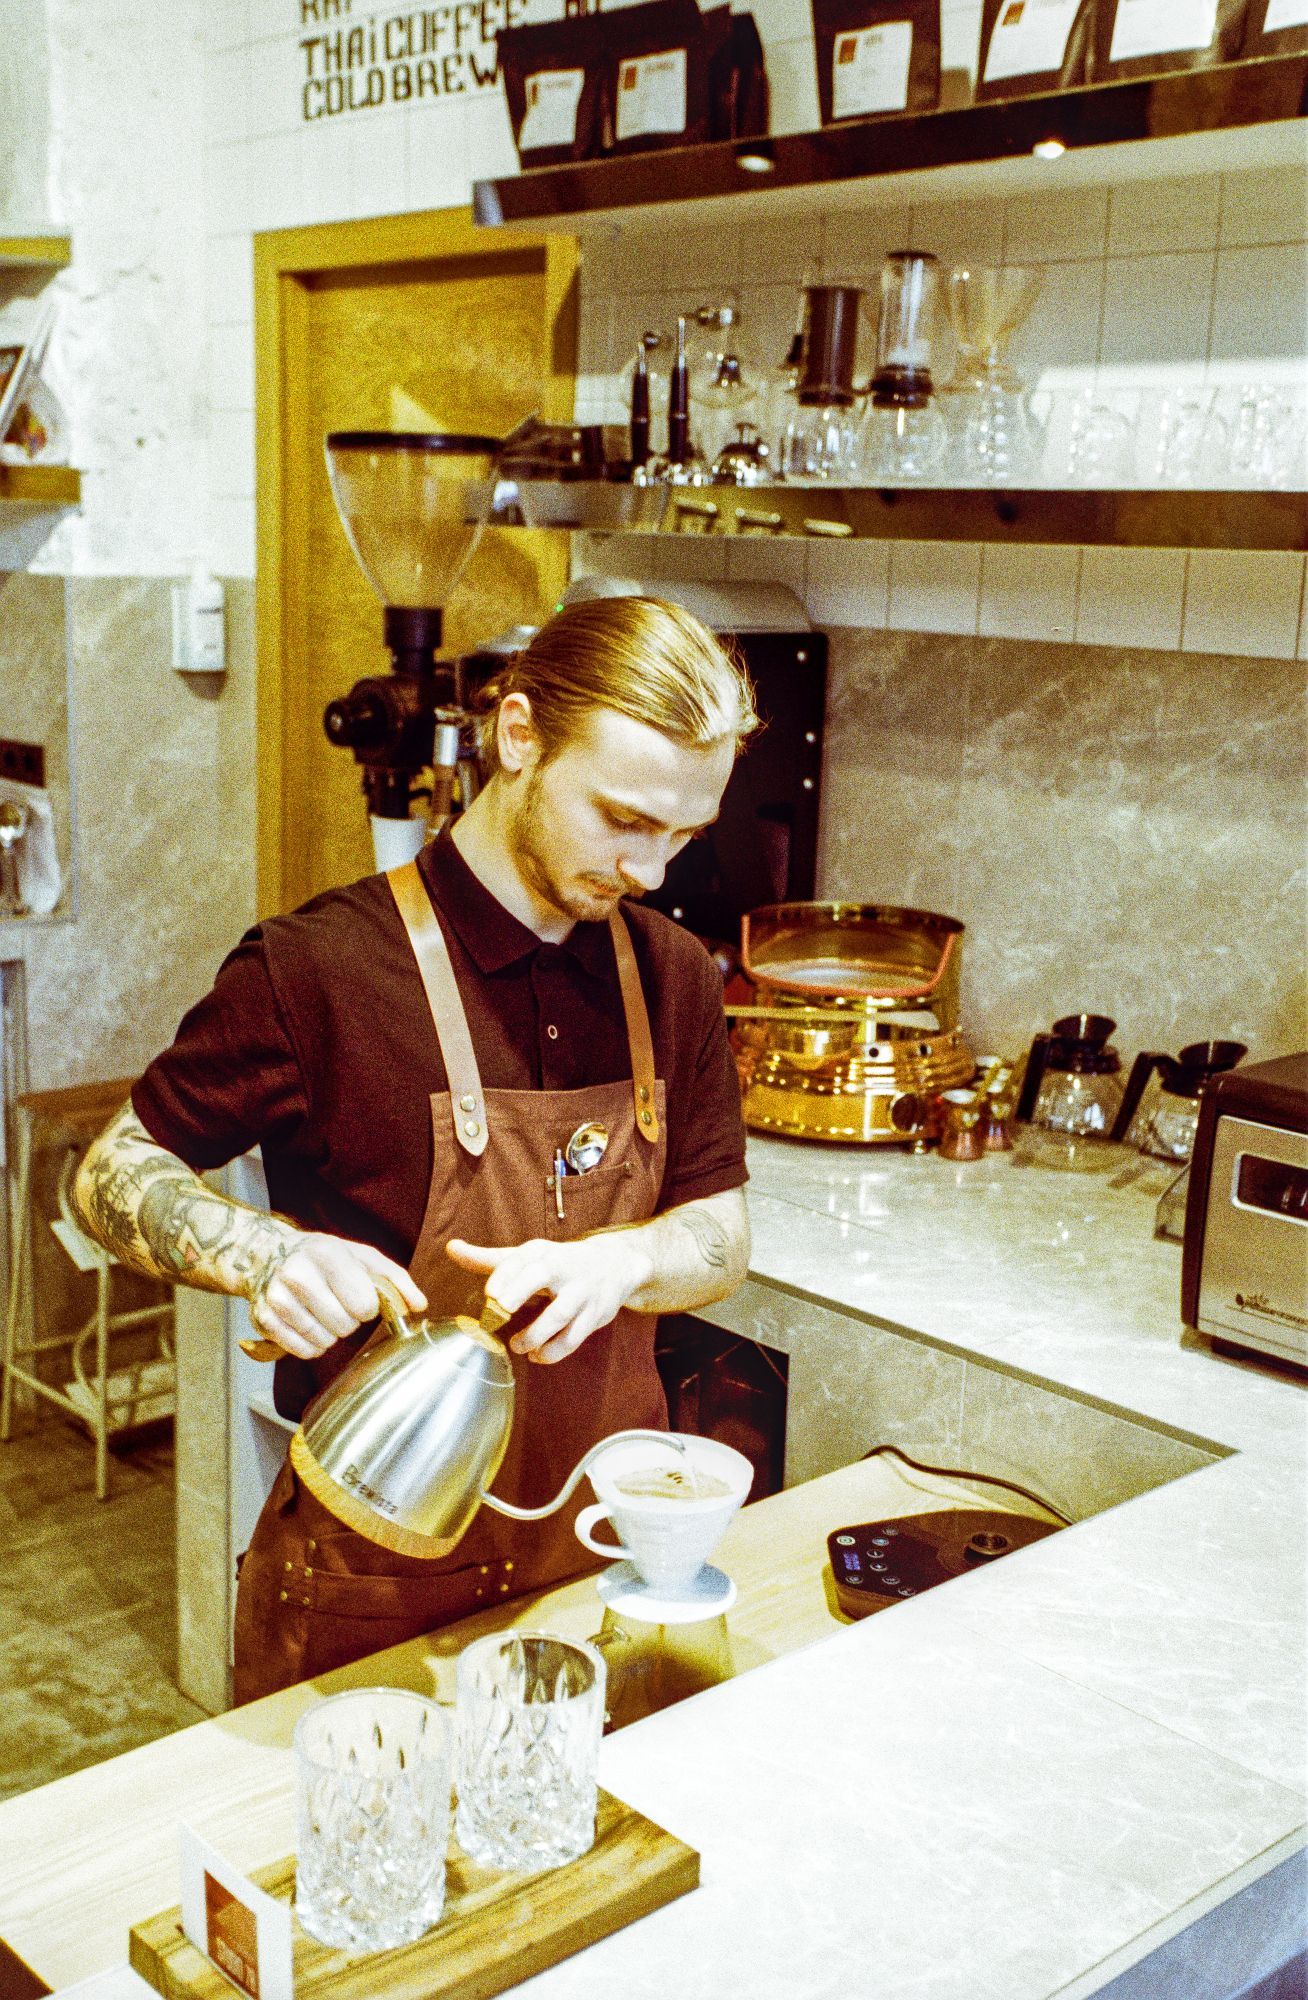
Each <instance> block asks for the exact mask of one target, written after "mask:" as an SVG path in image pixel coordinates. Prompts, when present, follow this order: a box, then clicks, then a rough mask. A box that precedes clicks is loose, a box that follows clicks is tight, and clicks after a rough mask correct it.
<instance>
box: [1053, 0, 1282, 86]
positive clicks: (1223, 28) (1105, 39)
mask: <svg viewBox="0 0 1308 2000" xmlns="http://www.w3.org/2000/svg"><path fill="white" fill-rule="evenodd" d="M1246 12H1247V0H1097V4H1096V6H1095V28H1094V37H1093V41H1092V44H1091V50H1090V79H1089V80H1090V81H1091V82H1092V83H1116V82H1121V81H1123V80H1125V79H1126V78H1128V77H1139V76H1160V75H1163V74H1164V73H1166V72H1167V71H1169V70H1178V69H1207V68H1209V67H1211V65H1212V64H1214V63H1223V62H1231V61H1233V60H1234V59H1235V57H1236V56H1238V55H1239V53H1240V45H1241V43H1242V42H1243V40H1244V27H1245V14H1246Z"/></svg>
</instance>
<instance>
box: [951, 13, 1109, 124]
mask: <svg viewBox="0 0 1308 2000" xmlns="http://www.w3.org/2000/svg"><path fill="white" fill-rule="evenodd" d="M1093 28H1094V0H985V10H984V13H983V15H982V20H981V58H980V62H979V63H978V66H977V79H976V96H977V102H978V103H979V104H986V103H992V102H994V101H995V100H996V99H999V98H1004V97H1038V96H1042V95H1043V94H1044V93H1045V92H1046V91H1050V90H1071V89H1073V88H1074V87H1075V86H1076V85H1077V84H1078V83H1084V82H1085V78H1086V70H1087V67H1088V65H1089V58H1090V40H1091V35H1092V33H1093Z"/></svg>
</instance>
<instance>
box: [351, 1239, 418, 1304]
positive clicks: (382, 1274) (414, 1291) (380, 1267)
mask: <svg viewBox="0 0 1308 2000" xmlns="http://www.w3.org/2000/svg"><path fill="white" fill-rule="evenodd" d="M348 1247H349V1249H350V1250H351V1251H352V1252H353V1253H354V1256H355V1258H356V1259H357V1261H358V1262H359V1263H360V1264H362V1265H364V1266H365V1268H366V1269H367V1270H368V1271H370V1272H372V1273H374V1274H375V1275H376V1276H377V1277H379V1278H389V1279H390V1281H391V1283H392V1284H393V1285H394V1287H395V1289H396V1291H397V1292H398V1293H399V1295H400V1297H401V1298H402V1299H403V1300H404V1303H405V1305H406V1306H408V1308H409V1310H410V1311H411V1312H422V1311H423V1310H424V1309H425V1307H426V1304H427V1295H426V1293H425V1292H423V1291H422V1290H421V1289H420V1287H419V1286H418V1285H416V1284H415V1283H414V1281H413V1279H412V1277H411V1276H410V1274H409V1273H408V1272H407V1271H406V1270H405V1268H404V1266H403V1264H397V1263H396V1262H395V1260H394V1258H392V1257H387V1256H386V1255H385V1253H384V1252H383V1251H381V1250H374V1249H373V1247H372V1245H371V1243H351V1244H350V1245H349V1246H348ZM372 1291H373V1297H372V1303H371V1305H370V1306H369V1307H368V1309H367V1311H366V1312H364V1313H362V1314H361V1315H360V1318H361V1319H371V1318H372V1317H373V1315H374V1313H375V1312H376V1311H377V1295H376V1288H375V1287H373V1288H372Z"/></svg>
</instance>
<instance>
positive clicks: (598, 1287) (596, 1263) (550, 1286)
mask: <svg viewBox="0 0 1308 2000" xmlns="http://www.w3.org/2000/svg"><path fill="white" fill-rule="evenodd" d="M640 1235H641V1232H640V1230H638V1229H632V1230H614V1231H613V1232H612V1233H609V1234H605V1233H603V1232H601V1233H600V1234H598V1235H595V1236H583V1237H582V1238H581V1239H580V1241H579V1242H576V1243H551V1242H549V1241H548V1239H547V1238H545V1237H533V1238H531V1240H530V1241H529V1242H527V1243H517V1244H514V1245H512V1246H511V1247H510V1248H508V1249H494V1248H491V1247H488V1246H485V1245H481V1244H477V1243H465V1242H463V1241H462V1239H461V1238H459V1237H454V1238H453V1239H452V1240H451V1241H450V1242H449V1243H447V1244H446V1246H445V1248H446V1251H447V1252H448V1254H449V1255H450V1256H451V1257H452V1258H453V1259H454V1262H455V1263H456V1264H458V1265H460V1266H461V1267H462V1268H463V1270H465V1271H476V1272H478V1273H479V1274H480V1275H483V1276H484V1277H485V1278H486V1281H487V1282H486V1290H487V1293H488V1294H489V1296H490V1297H492V1298H493V1299H494V1300H495V1303H496V1304H497V1305H499V1306H502V1307H503V1308H504V1310H505V1312H507V1313H515V1312H517V1311H518V1309H519V1307H521V1306H525V1305H526V1303H527V1301H528V1299H531V1298H535V1296H536V1295H537V1293H540V1292H548V1293H550V1294H551V1298H550V1303H549V1304H548V1305H547V1306H546V1307H545V1308H544V1309H543V1310H542V1311H541V1312H540V1313H539V1314H538V1315H537V1317H536V1318H535V1319H534V1320H533V1321H532V1322H531V1325H530V1326H526V1327H523V1329H522V1331H521V1332H520V1333H515V1334H514V1336H513V1338H512V1340H511V1341H510V1342H509V1345H510V1346H511V1347H512V1349H513V1351H514V1353H515V1354H525V1355H526V1356H527V1358H528V1360H529V1361H564V1360H566V1359H567V1357H568V1355H569V1354H575V1353H576V1351H577V1349H578V1348H579V1347H580V1346H581V1344H582V1342H583V1341H584V1340H588V1339H589V1338H590V1336H591V1334H592V1333H594V1332H596V1331H597V1329H598V1328H599V1327H602V1326H608V1325H609V1324H610V1322H611V1321H613V1320H615V1319H616V1318H617V1316H618V1314H619V1313H620V1312H621V1310H622V1308H623V1306H625V1305H629V1304H630V1302H631V1298H632V1295H633V1294H634V1293H635V1292H636V1291H637V1290H638V1289H639V1287H640V1286H641V1285H642V1284H644V1283H646V1282H647V1281H648V1279H649V1277H650V1274H651V1269H652V1266H651V1260H650V1256H649V1253H648V1251H647V1250H645V1249H644V1248H642V1246H641V1244H640V1241H639V1239H640Z"/></svg>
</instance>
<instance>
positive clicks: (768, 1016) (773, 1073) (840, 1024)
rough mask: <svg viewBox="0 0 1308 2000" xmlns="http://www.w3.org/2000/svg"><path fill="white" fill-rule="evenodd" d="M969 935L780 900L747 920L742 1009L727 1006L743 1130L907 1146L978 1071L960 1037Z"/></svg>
mask: <svg viewBox="0 0 1308 2000" xmlns="http://www.w3.org/2000/svg"><path fill="white" fill-rule="evenodd" d="M962 946H963V925H962V924H961V923H959V922H958V921H957V919H956V918H954V917H946V916H940V915H938V914H936V912H934V911H931V910H913V909H903V908H899V907H895V906H892V905H888V904H880V903H774V904H772V905H770V906H768V907H766V908H763V909H759V910H754V911H752V912H750V914H749V915H747V916H746V917H744V918H743V919H742V921H741V969H742V971H743V972H744V974H745V976H746V978H747V979H748V980H749V981H750V983H751V994H750V998H749V999H748V1000H747V1001H740V1002H733V1001H732V1000H731V999H730V998H728V1001H727V1005H726V1012H727V1015H728V1017H729V1018H730V1019H732V1020H733V1021H734V1023H735V1031H734V1041H735V1048H736V1062H737V1066H738V1068H739V1071H740V1082H741V1091H742V1094H743V1100H744V1111H745V1123H746V1124H747V1125H749V1126H750V1127H752V1128H753V1129H754V1130H756V1131H762V1132H784V1133H788V1134H790V1135H791V1136H793V1137H795V1138H802V1139H822V1140H837V1141H843V1142H847V1143H853V1144H860V1145H868V1144H878V1143H879V1144H890V1145H896V1144H900V1145H902V1144H903V1143H904V1142H905V1141H910V1142H922V1141H925V1140H926V1138H927V1137H928V1136H929V1134H930V1132H931V1130H932V1126H933V1119H934V1116H935V1109H934V1105H933V1103H932V1100H933V1098H934V1097H935V1096H936V1095H937V1093H939V1092H941V1091H946V1090H949V1089H952V1088H953V1087H954V1086H955V1085H958V1084H963V1083H966V1082H967V1081H968V1079H969V1078H970V1077H971V1075H972V1073H973V1070H974V1068H975V1063H974V1060H973V1056H972V1052H971V1050H970V1049H969V1047H968V1045H967V1043H966V1042H965V1041H964V1039H963V1036H962V1034H961V1033H960V1032H959V1027H958V1013H959V975H960V963H961V957H962Z"/></svg>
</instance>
